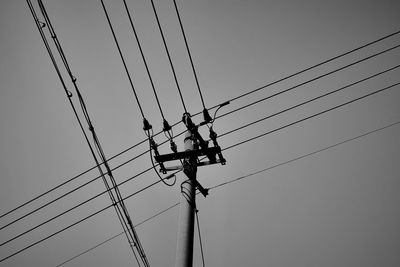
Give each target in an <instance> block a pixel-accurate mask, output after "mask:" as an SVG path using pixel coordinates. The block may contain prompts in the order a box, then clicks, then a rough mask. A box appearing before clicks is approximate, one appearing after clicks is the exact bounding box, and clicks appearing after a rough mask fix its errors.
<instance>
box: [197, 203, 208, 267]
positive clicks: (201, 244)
mask: <svg viewBox="0 0 400 267" xmlns="http://www.w3.org/2000/svg"><path fill="white" fill-rule="evenodd" d="M198 213H199V211H198V210H196V211H195V214H196V224H197V233H198V235H199V245H200V252H201V262H202V263H203V267H206V262H205V260H204V251H203V242H202V240H201V232H200V222H199V214H198Z"/></svg>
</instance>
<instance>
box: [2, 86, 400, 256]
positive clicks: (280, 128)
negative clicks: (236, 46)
mask: <svg viewBox="0 0 400 267" xmlns="http://www.w3.org/2000/svg"><path fill="white" fill-rule="evenodd" d="M399 84H400V82H398V83H394V84H392V85H390V86H387V87H384V88H382V89H379V90H376V91H373V92H371V93H369V94H366V95H363V96H361V97H358V98H355V99H353V100H350V101H348V102H345V103H343V104H340V105H337V106H334V107H332V108H329V109H327V110H324V111H322V112H319V113H316V114H314V115H311V116H308V117H306V118H303V119H300V120H297V121H295V122H292V123H290V124H287V125H285V126H282V127H279V128H276V129H275V130H272V131H268V132H266V133H263V134H260V135H258V136H255V137H252V138H249V139H246V140H244V141H241V142H238V143H236V144H233V145H231V146H228V147H226V148H225V149H223V150H228V149H231V148H233V147H236V146H239V145H242V144H245V143H247V142H250V141H252V140H255V139H257V138H260V137H263V136H266V135H267V134H271V133H273V132H276V131H279V130H282V129H285V128H287V127H289V126H292V125H295V124H297V123H300V122H303V121H305V120H308V119H311V118H314V117H316V116H319V115H322V114H324V113H327V112H329V111H332V110H335V109H337V108H340V107H343V106H345V105H348V104H350V103H354V102H356V101H359V100H361V99H364V98H366V97H369V96H372V95H375V94H377V93H380V92H383V91H385V90H388V89H390V88H393V87H395V86H397V85H399ZM395 124H397V123H395ZM395 124H392V126H393V125H395ZM387 127H390V126H387ZM376 131H377V130H376ZM178 172H179V171H177V172H175V174H176V173H178ZM159 182H161V181H160V180H158V181H157V182H154V183H152V184H151V185H149V186H147V187H145V188H144V189H142V190H140V191H137V192H135V193H133V194H137V193H138V192H141V191H144V190H145V189H147V188H149V187H151V186H154V185H155V184H157V183H159ZM214 188H215V187H214ZM131 196H132V194H131V195H129V196H127V197H125V198H124V200H125V199H127V198H129V197H131ZM111 206H113V205H109V206H108V207H106V208H103V209H101V210H99V211H97V212H95V213H92V214H91V215H89V216H87V217H85V218H83V219H81V220H79V221H78V222H76V223H74V224H72V225H69V226H68V227H66V228H63V229H61V230H59V231H57V232H56V233H54V234H52V235H50V236H47V237H45V238H43V239H41V240H39V241H37V242H35V243H33V244H31V245H29V246H27V247H24V248H23V249H21V250H19V251H17V252H15V253H13V254H11V255H9V256H7V257H5V258H3V259H0V262H2V261H4V260H6V259H8V258H10V257H12V256H15V255H17V254H19V253H20V252H22V251H24V250H26V249H28V248H30V247H32V246H34V245H36V244H38V243H40V242H43V241H44V240H47V239H48V238H50V237H52V236H54V235H56V234H58V233H60V232H62V231H65V230H66V229H69V228H70V227H72V226H74V225H76V224H78V223H80V222H82V221H84V220H86V219H88V218H91V217H93V216H94V215H96V214H98V213H100V212H102V211H104V210H106V209H107V208H109V207H111ZM7 243H8V242H7Z"/></svg>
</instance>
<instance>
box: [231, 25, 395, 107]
mask: <svg viewBox="0 0 400 267" xmlns="http://www.w3.org/2000/svg"><path fill="white" fill-rule="evenodd" d="M399 33H400V30H397V31H395V32H393V33H390V34H388V35H385V36H383V37H381V38H379V39H376V40H374V41H372V42H368V43H366V44H363V45H361V46H358V47H356V48H354V49H351V50H349V51H346V52H344V53H341V54H339V55H337V56H334V57H332V58H329V59H327V60H324V61H322V62H320V63H317V64H315V65H312V66H310V67H307V68H305V69H302V70H300V71H298V72H295V73H293V74H290V75H288V76H285V77H283V78H281V79H278V80H276V81H273V82H271V83H268V84H266V85H263V86H261V87H259V88H256V89H254V90H251V91H249V92H247V93H244V94H241V95H238V96H236V97H234V98H232V99H230V101H235V100H237V99H239V98H242V97H244V96H247V95H250V94H253V93H255V92H257V91H260V90H262V89H265V88H267V87H270V86H272V85H274V84H277V83H280V82H283V81H285V80H288V79H290V78H292V77H294V76H297V75H299V74H302V73H304V72H307V71H309V70H312V69H315V68H317V67H319V66H322V65H325V64H326V63H329V62H331V61H334V60H336V59H339V58H341V57H344V56H347V55H349V54H352V53H354V52H356V51H359V50H361V49H363V48H366V47H368V46H371V45H373V44H376V43H379V42H381V41H383V40H385V39H388V38H390V37H393V36H395V35H398V34H399Z"/></svg>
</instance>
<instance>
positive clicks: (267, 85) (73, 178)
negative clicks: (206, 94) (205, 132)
mask: <svg viewBox="0 0 400 267" xmlns="http://www.w3.org/2000/svg"><path fill="white" fill-rule="evenodd" d="M28 5H29V2H28ZM29 7H30V9H31V5H29ZM31 11H32V12H34V10H32V9H31ZM34 19H35V24H36V26H37V27H38V29H39V32H40V34H41V35H42V34H43V32H42V31H41V30H40V29H41V28H43V27H45V24H44V23H43V22H41V21H39V20H38V19H37V18H35V16H34ZM399 33H400V31H396V32H393V33H391V34H388V35H386V36H383V37H381V38H379V39H377V40H374V41H372V42H369V43H366V44H364V45H361V46H359V47H357V48H354V49H352V50H349V51H347V52H344V53H342V54H339V55H337V56H335V57H332V58H330V59H327V60H325V61H323V62H320V63H318V64H315V65H313V66H310V67H307V68H305V69H302V70H300V71H298V72H296V73H293V74H291V75H288V76H285V77H284V78H281V79H279V80H276V81H273V82H271V83H268V84H266V85H264V86H262V87H259V88H256V89H254V90H251V91H249V92H247V93H245V94H242V95H239V96H237V97H234V98H231V99H229V100H228V101H234V100H236V99H239V98H242V97H244V96H246V95H249V94H252V93H254V92H256V91H259V90H262V89H265V88H267V87H270V86H272V85H274V84H277V83H279V82H282V81H284V80H287V79H289V78H292V77H294V76H296V75H299V74H302V73H304V72H306V71H309V70H312V69H314V68H316V67H318V66H321V65H323V64H326V63H328V62H331V61H333V60H335V59H338V58H340V57H343V56H346V55H349V54H350V53H353V52H355V51H358V50H361V49H363V48H365V47H368V46H370V45H373V44H375V43H378V42H380V41H383V40H385V39H388V38H390V37H393V36H395V35H397V34H399ZM42 39H43V36H42ZM44 44H45V46H46V49H47V50H48V52H49V56H50V58H51V60H52V62H53V65H54V67H55V69H56V72H57V75H58V76H59V78H60V80H61V83H62V85H63V88H64V90H65V92H66V94H67V96H68V97H71V92H70V91H68V89H67V87H66V85H65V83H64V81H63V79H62V76H61V74H60V71H59V69H58V66H57V64H56V63H55V60H54V57H53V55H52V53H51V50H49V48H48V43H47V41H46V40H45V39H44ZM298 86H300V85H298ZM228 101H226V102H228ZM220 106H221V105H216V106H214V107H212V108H211V109H214V108H217V107H220ZM235 111H237V110H234V111H232V112H235ZM232 112H229V114H231V113H232ZM200 113H201V112H197V113H195V114H194V115H193V116H196V115H199V114H200ZM226 115H228V113H226V114H223V115H221V116H219V117H218V118H220V117H223V116H226ZM78 121H79V118H78ZM180 122H181V121H178V122H177V123H175V124H173V125H172V127H175V126H176V125H178V124H179V123H180ZM82 129H83V127H82ZM160 133H162V131H160V132H158V133H156V134H154V136H157V135H159V134H160ZM181 134H183V133H181ZM181 134H178V135H177V136H179V135H181ZM146 141H147V139H144V140H142V141H140V142H138V143H137V144H134V145H132V146H130V147H128V148H126V149H125V150H123V151H121V152H119V153H117V154H115V155H114V156H112V157H110V158H109V159H108V161H110V160H112V159H115V158H116V157H119V156H121V155H122V154H124V153H127V152H128V151H129V150H132V149H133V148H135V147H137V146H139V145H141V144H143V143H145V142H146ZM147 152H148V151H146V152H144V153H142V154H140V155H139V156H142V155H144V154H146V153H147ZM139 156H138V157H139ZM138 157H134V158H132V159H130V160H128V161H126V162H125V163H123V164H121V165H119V166H117V167H116V168H114V169H117V168H119V167H121V166H123V165H125V164H127V163H129V162H130V161H132V160H134V159H136V158H138ZM95 168H97V165H96V166H93V167H91V168H90V169H88V170H86V171H84V172H82V173H80V174H78V175H76V176H74V177H72V178H70V179H68V180H66V181H65V182H63V183H61V184H59V185H57V186H55V187H53V188H51V189H49V190H47V191H46V192H44V193H42V194H40V195H38V196H36V197H34V198H32V199H30V200H28V201H26V202H24V203H22V204H20V205H18V206H17V207H15V208H13V209H11V210H9V211H7V212H5V213H3V214H2V215H0V218H3V217H4V216H6V215H9V214H10V213H12V212H15V211H16V210H18V209H20V208H22V207H24V206H26V205H28V204H30V203H32V202H33V201H35V200H37V199H39V198H41V197H43V196H45V195H47V194H49V193H51V192H53V191H54V190H56V189H58V188H60V187H62V186H64V185H66V184H67V183H69V182H72V181H73V180H75V179H77V178H79V177H81V176H82V175H84V174H86V173H88V172H89V171H92V170H94V169H95ZM114 169H113V170H114ZM97 178H100V176H98V177H97Z"/></svg>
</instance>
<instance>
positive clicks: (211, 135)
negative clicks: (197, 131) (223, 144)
mask: <svg viewBox="0 0 400 267" xmlns="http://www.w3.org/2000/svg"><path fill="white" fill-rule="evenodd" d="M209 136H210V139H211V140H213V141H214V142H215V141H216V140H217V133H216V132H214V130H213V129H212V128H210V135H209Z"/></svg>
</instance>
